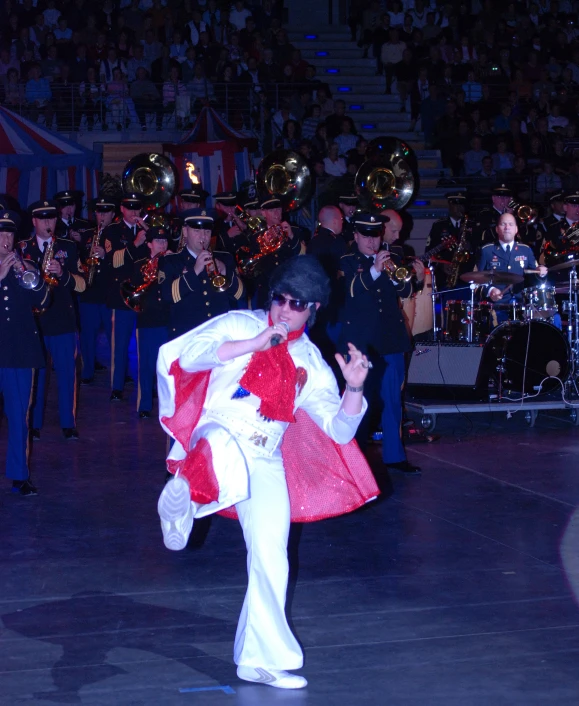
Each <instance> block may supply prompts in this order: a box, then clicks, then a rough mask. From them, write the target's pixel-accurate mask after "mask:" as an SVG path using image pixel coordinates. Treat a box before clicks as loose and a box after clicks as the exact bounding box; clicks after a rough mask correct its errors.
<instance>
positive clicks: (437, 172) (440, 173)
mask: <svg viewBox="0 0 579 706" xmlns="http://www.w3.org/2000/svg"><path fill="white" fill-rule="evenodd" d="M419 171H420V178H422V177H430V178H432V179H442V177H451V176H452V172H451V170H450V169H449V168H448V167H440V168H438V169H420V170H419Z"/></svg>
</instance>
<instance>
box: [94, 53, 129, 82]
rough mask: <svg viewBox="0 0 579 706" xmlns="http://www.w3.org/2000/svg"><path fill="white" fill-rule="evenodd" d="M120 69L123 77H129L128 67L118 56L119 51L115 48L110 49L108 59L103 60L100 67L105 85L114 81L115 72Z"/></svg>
mask: <svg viewBox="0 0 579 706" xmlns="http://www.w3.org/2000/svg"><path fill="white" fill-rule="evenodd" d="M114 69H120V71H121V73H122V74H123V76H126V75H127V67H126V66H125V63H124V62H123V61H122V59H119V57H118V56H117V50H116V49H115V48H114V47H110V48H109V50H108V52H107V56H106V59H103V60H102V61H101V63H100V67H99V78H100V80H101V81H102V82H103V83H108V81H112V78H113V70H114Z"/></svg>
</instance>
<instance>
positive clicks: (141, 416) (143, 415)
mask: <svg viewBox="0 0 579 706" xmlns="http://www.w3.org/2000/svg"><path fill="white" fill-rule="evenodd" d="M150 418H151V413H150V412H147V411H143V412H139V419H150Z"/></svg>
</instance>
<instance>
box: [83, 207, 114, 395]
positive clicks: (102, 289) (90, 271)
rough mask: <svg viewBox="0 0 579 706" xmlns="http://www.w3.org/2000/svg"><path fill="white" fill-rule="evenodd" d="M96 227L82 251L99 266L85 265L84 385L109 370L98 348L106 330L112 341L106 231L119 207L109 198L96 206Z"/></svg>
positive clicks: (86, 233) (85, 235)
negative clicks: (101, 363) (99, 373)
mask: <svg viewBox="0 0 579 706" xmlns="http://www.w3.org/2000/svg"><path fill="white" fill-rule="evenodd" d="M92 210H93V211H94V214H95V218H96V226H95V227H94V228H89V229H88V230H85V231H84V232H83V233H82V234H81V235H82V241H81V250H82V261H83V262H84V263H86V262H87V260H90V258H94V259H95V260H96V261H97V262H96V264H88V265H86V264H85V268H86V280H87V286H86V290H85V291H84V292H83V293H82V294H80V295H79V297H78V300H79V312H80V354H81V357H82V371H81V375H80V378H81V380H80V381H81V384H83V385H90V384H91V383H92V382H93V379H94V374H95V370H97V369H101V370H106V368H105V366H103V365H100V364H99V363H97V360H96V347H97V338H98V334H99V331H100V330H101V328H102V329H104V332H105V335H106V337H107V339H108V341H109V343H110V342H111V337H112V333H111V326H112V311H111V309H109V307H108V306H107V303H106V302H107V286H108V282H109V272H108V268H107V266H106V262H105V258H106V252H105V239H104V229H105V228H106V227H107V226H109V225H110V224H111V223H112V222H113V219H114V217H115V211H116V204H115V202H114V201H113V199H111V198H109V197H107V196H100V197H99V198H97V199H96V200H95V201H94V202H93V203H92Z"/></svg>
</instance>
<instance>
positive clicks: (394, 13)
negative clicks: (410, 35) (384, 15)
mask: <svg viewBox="0 0 579 706" xmlns="http://www.w3.org/2000/svg"><path fill="white" fill-rule="evenodd" d="M388 14H389V15H390V26H391V27H402V25H403V24H404V10H403V9H402V3H401V2H400V0H394V2H393V3H392V9H391V10H390V12H389V13H388Z"/></svg>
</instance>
